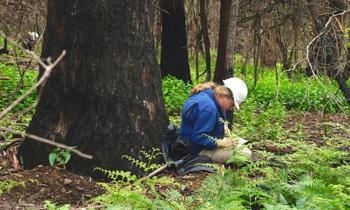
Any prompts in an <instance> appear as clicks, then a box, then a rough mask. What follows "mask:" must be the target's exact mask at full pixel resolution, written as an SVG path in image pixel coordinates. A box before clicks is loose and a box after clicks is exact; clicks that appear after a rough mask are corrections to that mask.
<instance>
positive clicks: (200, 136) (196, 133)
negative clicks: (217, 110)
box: [191, 110, 217, 149]
mask: <svg viewBox="0 0 350 210" xmlns="http://www.w3.org/2000/svg"><path fill="white" fill-rule="evenodd" d="M216 121H217V119H216V116H215V114H213V113H211V112H209V111H206V110H204V111H201V112H200V113H198V117H197V119H196V121H195V123H194V125H193V130H192V137H191V140H192V142H193V143H195V144H197V145H200V146H202V147H203V149H214V148H216V143H215V137H211V136H209V133H210V132H211V131H212V130H213V128H214V126H215V123H216Z"/></svg>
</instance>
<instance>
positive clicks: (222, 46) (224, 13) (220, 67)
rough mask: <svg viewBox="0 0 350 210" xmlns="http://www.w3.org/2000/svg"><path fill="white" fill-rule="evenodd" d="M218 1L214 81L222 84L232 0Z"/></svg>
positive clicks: (224, 72)
mask: <svg viewBox="0 0 350 210" xmlns="http://www.w3.org/2000/svg"><path fill="white" fill-rule="evenodd" d="M220 2H221V3H220V29H219V43H218V51H217V53H218V54H217V58H216V67H215V74H214V82H217V83H220V84H222V80H223V79H225V77H226V52H227V36H228V26H229V24H230V16H231V4H232V0H221V1H220Z"/></svg>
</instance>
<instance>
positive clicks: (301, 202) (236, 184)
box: [199, 139, 350, 209]
mask: <svg viewBox="0 0 350 210" xmlns="http://www.w3.org/2000/svg"><path fill="white" fill-rule="evenodd" d="M338 141H340V140H339V139H338ZM342 141H345V140H344V139H343V140H342ZM299 144H300V145H299V148H300V149H299V150H298V151H297V152H295V153H293V154H287V155H284V156H278V155H271V154H270V155H265V159H263V157H262V156H261V157H260V158H261V159H260V160H259V161H256V162H252V163H250V164H247V165H246V166H243V167H241V168H239V169H237V171H232V169H226V170H225V171H224V173H222V172H221V173H217V174H215V175H213V176H209V177H208V178H207V180H206V181H205V182H204V184H203V186H202V188H201V189H200V190H199V193H200V196H201V197H202V198H206V200H205V201H206V202H205V203H203V204H202V205H201V206H200V207H199V209H201V208H210V209H255V208H265V209H348V208H350V190H349V189H350V182H349V181H350V179H349V174H350V165H349V160H350V154H349V153H348V152H344V151H340V150H339V149H337V148H338V146H339V145H331V146H328V147H319V146H316V145H309V144H307V143H301V142H300V143H299ZM278 162H279V163H280V164H279V165H276V164H274V163H278Z"/></svg>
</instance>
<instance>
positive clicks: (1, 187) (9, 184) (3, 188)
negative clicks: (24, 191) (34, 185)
mask: <svg viewBox="0 0 350 210" xmlns="http://www.w3.org/2000/svg"><path fill="white" fill-rule="evenodd" d="M15 187H25V184H24V182H17V181H14V180H11V179H7V180H5V181H0V195H2V194H3V193H6V192H9V191H11V190H12V189H13V188H15Z"/></svg>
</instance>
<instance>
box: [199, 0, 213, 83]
mask: <svg viewBox="0 0 350 210" xmlns="http://www.w3.org/2000/svg"><path fill="white" fill-rule="evenodd" d="M199 4H200V22H201V34H202V36H203V41H204V49H205V69H206V81H210V80H211V64H210V63H211V60H210V59H211V58H210V39H209V30H208V19H207V13H206V8H205V0H200V2H199Z"/></svg>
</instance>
